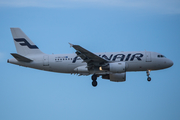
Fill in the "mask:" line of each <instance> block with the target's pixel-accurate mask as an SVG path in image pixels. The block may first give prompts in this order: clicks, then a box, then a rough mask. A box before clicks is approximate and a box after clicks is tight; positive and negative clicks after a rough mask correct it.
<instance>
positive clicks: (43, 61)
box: [7, 28, 173, 87]
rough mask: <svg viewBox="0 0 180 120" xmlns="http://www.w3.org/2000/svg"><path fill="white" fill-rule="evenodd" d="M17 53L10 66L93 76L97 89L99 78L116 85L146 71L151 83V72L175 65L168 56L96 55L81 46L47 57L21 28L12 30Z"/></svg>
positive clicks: (140, 52)
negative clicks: (130, 74)
mask: <svg viewBox="0 0 180 120" xmlns="http://www.w3.org/2000/svg"><path fill="white" fill-rule="evenodd" d="M10 29H11V33H12V36H13V40H14V44H15V46H16V50H17V53H11V55H12V56H13V57H14V58H11V59H8V60H7V62H8V63H12V64H16V65H19V66H24V67H29V68H34V69H39V70H45V71H51V72H58V73H69V74H78V75H79V76H81V75H85V76H88V75H92V76H91V79H92V86H94V87H96V86H97V84H98V83H97V78H98V77H100V76H101V77H102V79H108V80H110V81H113V82H123V81H126V72H131V71H146V74H147V81H151V77H150V71H153V70H160V69H165V68H169V67H171V66H172V65H173V62H172V61H171V60H170V59H168V58H166V57H165V56H164V55H162V54H160V53H157V52H150V51H133V52H110V53H92V52H90V51H88V50H86V49H85V48H83V47H81V46H80V45H74V44H71V43H69V44H70V47H73V48H74V49H75V50H76V52H75V53H74V54H45V53H43V52H42V51H41V50H40V49H39V48H38V47H37V46H36V45H35V44H34V43H33V42H32V41H31V40H30V39H29V38H28V36H26V34H25V33H24V32H23V31H22V30H21V29H20V28H10Z"/></svg>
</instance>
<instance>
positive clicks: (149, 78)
mask: <svg viewBox="0 0 180 120" xmlns="http://www.w3.org/2000/svg"><path fill="white" fill-rule="evenodd" d="M146 74H147V76H148V78H147V81H149V82H150V81H151V77H149V75H150V70H147V71H146Z"/></svg>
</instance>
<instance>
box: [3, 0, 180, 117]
mask: <svg viewBox="0 0 180 120" xmlns="http://www.w3.org/2000/svg"><path fill="white" fill-rule="evenodd" d="M0 18H1V20H0V33H1V34H0V36H1V44H0V65H1V70H0V73H1V74H0V77H1V78H0V119H1V120H32V119H33V120H39V119H43V120H49V119H51V120H52V119H53V120H59V119H66V120H72V119H78V120H92V119H94V120H112V119H113V120H119V119H125V120H132V119H135V120H144V119H146V120H152V119H153V120H160V119H163V120H169V119H173V120H179V119H180V114H179V113H180V104H179V101H180V87H179V84H180V80H179V75H178V74H179V73H178V70H179V66H180V63H179V59H180V55H179V51H180V42H179V40H180V2H179V1H178V0H151V1H141V0H134V1H132V0H128V1H127V0H126V1H123V0H86V1H82V0H66V1H65V0H62V1H57V0H51V1H50V0H46V1H43V0H31V1H28V0H25V1H21V0H6V1H5V0H2V1H0ZM10 27H20V28H21V29H22V30H23V31H24V32H25V33H26V34H27V35H28V36H29V38H30V39H31V40H32V41H33V42H34V43H35V44H36V45H37V46H38V47H39V48H40V49H41V50H42V51H43V52H45V53H48V54H52V53H54V54H61V53H74V52H75V50H74V49H73V48H70V46H69V44H68V42H70V43H73V44H79V45H81V46H83V47H84V48H86V49H88V50H90V51H92V52H118V51H144V50H147V51H155V52H159V53H162V54H163V55H165V56H166V57H167V58H169V59H171V60H172V61H173V62H174V65H173V66H172V67H171V68H168V69H164V70H159V71H152V72H151V75H150V76H151V78H152V81H151V82H147V80H146V79H147V76H146V73H145V72H128V73H127V74H126V75H127V78H126V82H123V83H114V82H110V81H108V80H104V79H101V78H98V86H97V87H96V88H94V87H92V86H91V76H82V77H79V76H76V75H69V74H61V73H52V72H45V71H39V70H35V69H30V68H24V67H20V66H16V65H12V64H8V63H7V62H6V61H7V59H9V58H12V56H11V55H10V53H15V52H16V49H15V46H14V43H13V39H12V36H11V32H10Z"/></svg>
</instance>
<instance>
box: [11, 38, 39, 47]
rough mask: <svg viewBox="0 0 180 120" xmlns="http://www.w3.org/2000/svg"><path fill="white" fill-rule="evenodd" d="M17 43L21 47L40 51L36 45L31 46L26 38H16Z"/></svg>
mask: <svg viewBox="0 0 180 120" xmlns="http://www.w3.org/2000/svg"><path fill="white" fill-rule="evenodd" d="M14 40H15V41H16V42H21V43H19V44H20V45H21V46H27V47H28V48H30V49H39V48H38V47H37V46H36V45H31V44H30V43H29V42H28V41H27V40H26V39H25V38H16V39H14Z"/></svg>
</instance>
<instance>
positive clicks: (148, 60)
mask: <svg viewBox="0 0 180 120" xmlns="http://www.w3.org/2000/svg"><path fill="white" fill-rule="evenodd" d="M151 61H152V60H151V52H146V62H151Z"/></svg>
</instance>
